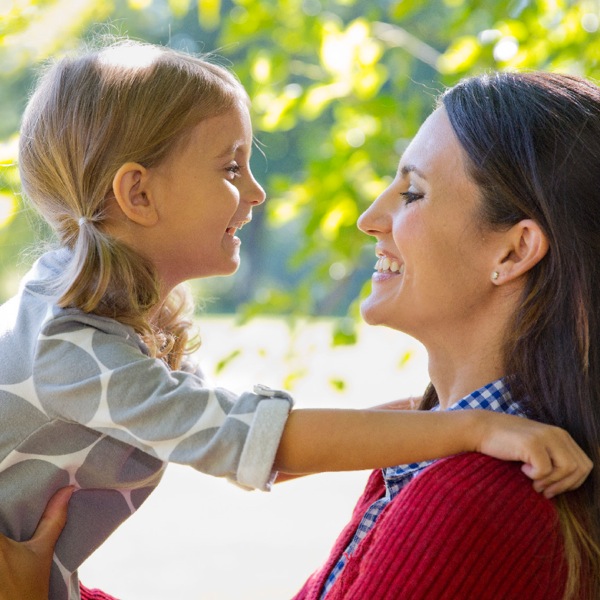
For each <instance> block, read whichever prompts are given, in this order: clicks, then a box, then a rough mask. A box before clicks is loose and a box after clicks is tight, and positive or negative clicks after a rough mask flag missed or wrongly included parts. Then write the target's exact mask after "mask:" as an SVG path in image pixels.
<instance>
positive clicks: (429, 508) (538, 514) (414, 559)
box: [295, 453, 566, 600]
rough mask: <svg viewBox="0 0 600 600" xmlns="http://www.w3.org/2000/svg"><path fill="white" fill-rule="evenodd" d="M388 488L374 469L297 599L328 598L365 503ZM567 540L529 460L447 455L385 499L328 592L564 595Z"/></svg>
mask: <svg viewBox="0 0 600 600" xmlns="http://www.w3.org/2000/svg"><path fill="white" fill-rule="evenodd" d="M383 493H384V484H383V478H382V474H381V471H375V472H373V473H372V475H371V477H370V478H369V481H368V483H367V486H366V489H365V491H364V493H363V495H362V497H361V498H360V500H359V501H358V503H357V505H356V507H355V509H354V512H353V515H352V519H351V521H350V523H349V524H348V525H347V526H346V528H345V529H344V530H343V532H342V533H341V535H340V537H339V538H338V540H337V541H336V543H335V546H334V547H333V550H332V552H331V555H330V557H329V559H328V560H327V562H326V564H325V565H324V566H323V567H322V568H321V569H320V570H318V571H317V572H316V573H315V574H313V575H312V576H311V577H310V579H309V580H308V581H307V582H306V583H305V585H304V587H303V588H302V589H301V590H300V592H299V593H298V594H297V595H296V596H295V600H318V598H320V596H321V591H322V588H323V584H324V582H325V580H326V579H327V576H328V574H329V572H330V571H331V569H332V568H333V566H334V565H335V564H336V563H337V561H338V559H339V556H340V554H341V553H342V552H343V551H344V549H345V548H346V547H347V545H348V542H349V541H350V539H351V537H352V535H353V534H354V532H355V530H356V527H357V526H358V523H359V522H360V519H361V518H362V516H363V514H364V512H365V510H366V509H367V508H368V507H369V506H370V505H371V504H372V503H373V502H374V501H375V500H377V499H378V498H380V497H381V496H382V495H383ZM563 548H564V544H563V539H562V535H561V531H560V524H559V520H558V513H557V511H556V509H555V507H554V505H553V503H552V502H551V501H550V500H548V499H546V498H545V497H544V496H542V495H540V494H538V493H536V492H535V491H534V490H533V487H532V485H531V481H529V479H527V477H525V475H523V473H522V472H521V470H520V468H519V465H518V464H515V463H508V462H503V461H499V460H496V459H493V458H490V457H488V456H484V455H481V454H472V453H469V454H461V455H458V456H454V457H451V458H448V459H444V460H440V461H437V462H436V463H435V464H433V465H432V466H430V467H428V468H427V469H425V470H424V471H423V472H422V473H421V474H420V475H419V476H418V477H416V478H415V479H414V480H413V481H412V482H411V483H409V484H408V485H407V486H406V487H405V488H404V489H403V490H402V491H401V492H400V493H399V494H398V496H397V497H396V498H395V499H394V500H393V501H392V502H391V503H390V504H389V505H388V506H387V507H386V508H385V510H384V512H383V513H382V515H381V516H380V517H379V519H378V521H377V523H376V525H375V527H374V528H373V529H372V530H371V531H370V532H369V533H368V534H367V536H366V537H365V539H364V540H363V541H362V542H361V543H360V545H359V546H358V548H357V549H356V551H355V552H354V553H353V554H352V556H351V557H350V558H349V560H348V563H347V565H346V567H345V569H344V571H343V572H342V573H341V575H340V577H339V578H338V580H337V581H336V582H335V584H334V586H333V587H332V588H331V590H330V591H329V593H328V595H327V597H326V599H327V600H340V599H344V600H366V599H368V600H386V599H387V600H391V599H395V598H402V599H406V600H425V599H427V600H524V599H527V600H560V599H561V598H562V595H563V592H564V589H565V582H566V565H565V561H564V549H563Z"/></svg>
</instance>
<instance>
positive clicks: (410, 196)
mask: <svg viewBox="0 0 600 600" xmlns="http://www.w3.org/2000/svg"><path fill="white" fill-rule="evenodd" d="M400 195H401V196H402V197H403V198H404V202H405V204H410V203H411V202H415V201H416V200H421V198H423V196H424V195H425V194H421V193H419V192H411V191H410V190H408V191H406V192H400Z"/></svg>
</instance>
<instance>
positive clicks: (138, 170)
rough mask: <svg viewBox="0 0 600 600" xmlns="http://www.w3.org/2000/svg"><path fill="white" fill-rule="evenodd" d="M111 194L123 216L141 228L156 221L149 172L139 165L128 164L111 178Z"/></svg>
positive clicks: (149, 225)
mask: <svg viewBox="0 0 600 600" xmlns="http://www.w3.org/2000/svg"><path fill="white" fill-rule="evenodd" d="M112 188H113V194H114V197H115V200H116V201H117V204H118V205H119V208H120V209H121V211H122V212H123V214H124V215H125V216H126V217H127V218H128V219H129V220H131V221H133V222H134V223H136V224H138V225H142V226H143V227H152V226H153V225H155V224H156V222H157V221H158V212H157V210H156V206H155V204H154V201H153V197H152V194H151V193H150V189H149V188H150V186H149V172H148V169H146V167H143V166H142V165H140V164H139V163H134V162H128V163H125V164H124V165H122V166H121V167H120V169H119V170H118V171H117V173H116V175H115V176H114V178H113V184H112Z"/></svg>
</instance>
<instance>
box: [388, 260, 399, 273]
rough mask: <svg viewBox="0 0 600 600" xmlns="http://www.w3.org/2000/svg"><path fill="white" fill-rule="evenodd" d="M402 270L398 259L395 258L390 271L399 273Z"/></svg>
mask: <svg viewBox="0 0 600 600" xmlns="http://www.w3.org/2000/svg"><path fill="white" fill-rule="evenodd" d="M399 270H400V265H399V264H398V261H397V260H393V261H392V263H391V264H390V271H391V272H392V273H397V272H398V271H399Z"/></svg>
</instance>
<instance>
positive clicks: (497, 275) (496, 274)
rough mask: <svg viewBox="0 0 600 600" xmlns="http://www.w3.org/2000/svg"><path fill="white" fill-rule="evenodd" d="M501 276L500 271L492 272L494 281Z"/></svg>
mask: <svg viewBox="0 0 600 600" xmlns="http://www.w3.org/2000/svg"><path fill="white" fill-rule="evenodd" d="M498 277H500V273H499V272H498V271H494V272H493V273H492V281H496V280H497V279H498Z"/></svg>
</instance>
